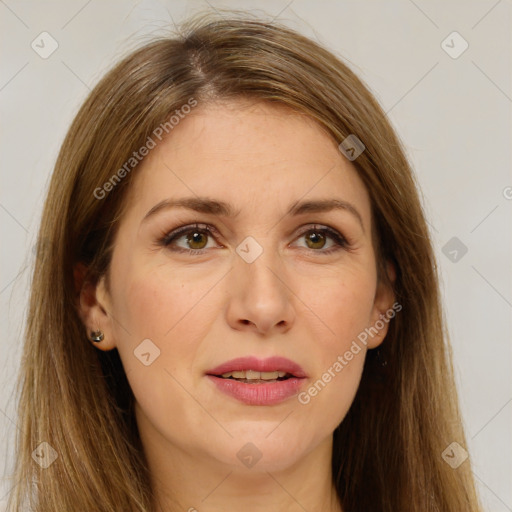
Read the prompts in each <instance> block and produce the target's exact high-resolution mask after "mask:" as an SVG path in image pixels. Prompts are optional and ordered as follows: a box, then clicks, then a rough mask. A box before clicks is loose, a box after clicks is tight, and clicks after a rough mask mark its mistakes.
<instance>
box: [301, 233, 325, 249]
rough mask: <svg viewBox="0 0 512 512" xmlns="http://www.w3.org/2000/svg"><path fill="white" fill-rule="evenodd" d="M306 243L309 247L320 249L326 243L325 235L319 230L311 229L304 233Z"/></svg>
mask: <svg viewBox="0 0 512 512" xmlns="http://www.w3.org/2000/svg"><path fill="white" fill-rule="evenodd" d="M305 237H306V244H307V246H308V247H309V248H310V249H322V248H323V247H324V246H325V243H326V237H325V235H324V234H323V233H320V232H319V231H311V232H309V233H308V234H306V235H305Z"/></svg>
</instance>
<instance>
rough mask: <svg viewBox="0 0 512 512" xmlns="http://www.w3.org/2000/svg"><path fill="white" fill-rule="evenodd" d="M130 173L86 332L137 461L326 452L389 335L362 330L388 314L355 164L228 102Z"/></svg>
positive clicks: (296, 119) (312, 127) (258, 109)
mask: <svg viewBox="0 0 512 512" xmlns="http://www.w3.org/2000/svg"><path fill="white" fill-rule="evenodd" d="M132 172H134V173H137V176H134V178H135V182H134V184H133V187H132V189H131V195H130V197H129V199H128V203H127V204H128V209H127V211H126V213H125V215H124V216H123V218H122V219H121V221H120V227H119V231H118V233H117V236H116V240H115V247H114V251H113V256H112V263H111V268H110V287H109V290H107V289H106V287H105V283H104V281H103V280H102V281H100V283H99V285H98V287H97V288H96V295H95V297H96V301H97V303H96V305H94V306H92V307H91V308H90V309H87V310H86V317H87V323H88V326H89V327H90V328H91V329H95V328H100V329H101V330H102V331H103V332H104V334H105V340H104V341H103V342H102V343H101V344H99V345H98V347H99V348H101V349H103V350H109V349H112V348H114V347H117V349H118V351H119V355H120V357H121V360H122V363H123V366H124V369H125V371H126V374H127V378H128V380H129V383H130V385H131V387H132V389H133V392H134V395H135V399H136V417H137V422H138V425H139V430H140V433H141V437H142V439H143V441H144V442H145V447H146V449H147V450H152V451H153V452H154V453H159V454H168V455H171V454H172V455H177V454H181V455H182V456H183V454H186V456H189V457H193V458H194V459H197V460H198V461H203V462H205V461H206V462H208V461H209V462H214V463H216V464H219V463H225V464H229V465H234V467H236V468H239V470H240V471H244V470H245V471H247V470H248V468H252V466H254V468H255V469H252V471H254V470H257V469H259V470H261V471H266V470H268V471H270V470H277V469H280V468H281V469H283V468H288V467H291V466H292V465H293V464H295V463H296V462H298V461H299V460H300V459H301V458H304V457H306V455H308V454H310V453H311V452H313V451H314V450H320V449H322V450H325V452H327V451H329V450H330V447H331V443H332V432H333V430H334V429H335V428H336V426H337V425H338V424H339V423H340V422H341V421H342V420H343V418H344V416H345V415H346V413H347V411H348V409H349V407H350V405H351V403H352V401H353V399H354V395H355V393H356V390H357V388H358V385H359V381H360V377H361V373H362V368H363V363H364V359H365V353H366V350H367V348H374V347H375V346H377V345H378V344H379V343H380V342H381V341H382V339H383V338H384V336H385V334H386V329H387V326H386V327H384V328H382V329H380V330H379V333H378V334H377V335H374V336H373V337H372V336H369V337H367V341H366V345H365V344H364V343H362V342H361V341H358V340H361V338H362V337H361V333H363V332H365V329H367V328H370V327H372V326H373V325H374V324H375V323H376V322H377V321H378V320H379V318H381V316H380V315H381V314H383V313H385V312H386V310H388V309H389V308H390V307H391V304H392V302H393V296H392V293H391V291H390V290H389V289H387V288H385V287H384V286H382V285H378V282H377V274H376V260H375V253H374V247H373V246H372V237H371V229H372V226H371V217H370V199H369V195H368V192H367V190H366V189H365V186H364V184H363V182H362V181H361V179H360V178H359V177H358V174H357V172H356V170H355V167H354V166H353V165H352V164H351V163H350V162H349V161H348V160H347V159H346V158H345V157H344V156H343V155H342V153H341V152H340V150H339V149H338V147H337V145H336V144H335V143H334V142H333V141H332V140H331V139H330V138H329V137H328V136H327V135H326V134H325V133H324V132H323V131H322V130H321V129H320V128H319V127H318V126H317V125H316V124H315V123H314V122H312V121H311V120H309V119H308V118H306V117H304V116H301V115H298V114H296V113H292V112H291V111H288V110H286V109H284V108H283V107H276V106H269V105H268V104H262V103H256V104H249V103H241V102H236V103H230V104H226V103H219V104H216V105H209V106H201V105H199V106H198V107H197V108H196V109H195V110H194V111H193V112H192V113H191V114H189V115H188V116H187V117H185V118H184V119H183V120H181V121H180V123H179V124H178V125H177V126H175V127H174V128H173V130H172V132H170V136H168V137H167V138H166V139H163V141H162V142H161V143H159V144H158V145H157V146H156V147H155V148H154V149H152V150H151V151H150V153H149V155H148V156H146V158H145V159H144V161H143V162H142V164H140V165H139V167H137V168H136V169H134V170H133V171H132ZM110 193H112V194H115V193H116V191H115V189H114V190H113V191H112V192H110ZM324 201H325V202H326V203H328V202H331V201H338V202H339V203H338V204H339V205H341V206H342V207H338V208H333V207H328V206H327V207H325V208H324V207H322V205H321V204H320V202H324ZM172 203H181V206H174V207H173V206H172ZM196 224H197V226H195V227H194V225H196ZM185 226H189V228H188V229H187V230H183V231H180V233H176V230H178V229H181V228H182V227H185ZM206 229H208V230H209V231H206ZM191 250H192V251H191ZM358 336H359V338H358ZM363 337H364V336H363ZM354 343H355V345H354ZM355 347H359V351H357V349H356V348H355ZM349 352H350V353H351V354H352V357H350V356H349V354H347V353H349ZM345 354H347V355H345ZM241 358H249V359H246V360H244V359H241ZM237 360H238V361H237ZM233 361H234V362H233ZM342 361H343V363H342ZM336 363H338V364H336ZM340 367H341V368H340ZM244 370H252V371H248V372H246V373H243V372H244ZM233 371H236V372H239V373H235V374H232V372H233ZM257 372H263V375H262V374H260V373H257ZM274 372H278V373H274ZM221 373H224V374H225V376H224V377H222V376H220V375H219V374H221ZM230 374H231V375H230ZM215 375H218V376H215ZM277 379H279V380H277ZM261 380H266V381H267V382H266V383H265V382H261ZM315 389H316V392H315ZM231 467H233V466H231Z"/></svg>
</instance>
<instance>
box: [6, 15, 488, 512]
mask: <svg viewBox="0 0 512 512" xmlns="http://www.w3.org/2000/svg"><path fill="white" fill-rule="evenodd" d="M240 97H248V98H254V99H257V100H260V101H266V102H272V103H274V104H280V105H286V106H288V107H290V108H292V109H294V110H295V111H299V112H301V113H304V114H306V115H308V116H309V117H310V118H312V119H314V120H316V121H317V122H318V123H319V125H320V126H321V127H322V128H323V129H325V130H326V131H327V132H328V133H329V134H330V135H331V136H332V138H333V140H334V141H336V143H337V144H339V143H340V142H342V141H343V140H344V139H345V138H346V137H347V136H349V135H355V136H357V137H358V138H359V139H360V140H361V141H363V143H364V146H365V148H366V149H365V151H364V152H363V153H362V154H361V155H360V156H359V157H358V158H357V159H356V160H354V161H353V164H354V165H355V167H356V169H357V172H358V173H359V175H360V176H361V178H362V179H363V180H364V183H365V185H366V187H367V189H368V192H369V194H370V198H371V204H372V219H373V224H374V226H375V233H376V237H377V241H376V243H377V254H378V264H379V278H380V279H385V278H386V277H385V272H383V268H384V262H385V261H392V262H393V263H394V265H395V267H396V272H397V275H396V280H395V282H394V284H393V286H394V292H395V296H396V300H397V301H398V302H399V303H400V304H401V305H402V308H403V309H402V311H401V312H400V313H399V314H398V315H397V316H396V318H395V319H394V320H393V321H392V322H391V323H390V326H389V331H388V334H387V337H386V339H385V340H384V342H383V344H382V345H381V348H380V357H379V358H377V357H375V353H376V351H374V350H372V351H369V352H368V354H367V358H366V361H365V367H364V370H363V376H362V379H361V384H360V387H359V390H358V392H357V395H356V397H355V400H354V402H353V404H352V406H351V408H350V410H349V412H348V414H347V415H346V417H345V419H344V420H343V422H342V423H341V424H340V425H339V426H338V428H337V429H336V430H335V432H334V447H333V457H332V473H333V480H334V483H335V486H336V489H337V492H338V495H339V499H340V503H341V504H342V507H343V509H344V511H346V512H349V511H351V512H356V511H364V512H367V511H369V510H372V511H377V510H378V511H382V512H396V511H403V510H407V511H408V512H434V511H436V512H461V511H464V512H477V511H480V510H481V508H480V505H479V504H478V499H477V496H476V492H475V485H474V481H473V479H472V475H471V470H470V462H469V460H466V461H465V462H464V463H463V464H462V465H460V466H459V467H457V468H456V469H453V468H452V467H451V466H450V465H448V464H447V463H446V462H445V460H443V457H442V452H443V450H445V448H446V447H447V446H448V445H449V444H450V443H452V442H454V441H455V442H458V443H459V444H460V445H462V446H465V444H466V443H465V437H464V432H463V427H462V420H461V416H460V413H459V408H458V402H457V395H456V389H455V385H454V378H453V371H452V364H451V354H450V351H449V341H448V337H447V333H446V330H445V327H444V325H445V320H444V318H443V312H442V308H441V303H440V294H439V288H438V276H437V272H436V264H435V257H434V252H433V248H432V244H431V241H430V237H429V232H428V229H427V225H426V221H425V216H424V213H423V210H422V207H421V203H420V200H419V195H418V186H417V184H416V183H415V180H414V177H413V174H412V171H411V168H410V166H409V163H408V161H407V159H406V156H405V154H404V150H403V147H402V144H401V142H400V141H399V139H398V137H397V135H396V134H395V133H394V131H393V129H392V127H391V125H390V123H389V121H388V119H387V117H386V115H385V113H384V112H383V110H382V109H381V107H380V106H379V105H378V103H377V101H376V100H375V99H374V97H373V96H372V94H371V93H370V92H369V90H368V88H367V87H366V86H365V85H364V84H363V82H362V81H361V80H360V79H359V78H358V77H357V76H356V75H355V74H354V73H353V72H352V71H351V70H350V69H349V67H348V66H347V65H346V64H344V63H343V62H341V61H340V60H339V59H338V58H336V57H335V56H334V55H333V54H332V53H330V52H329V51H327V50H326V49H324V48H323V47H321V46H320V45H318V44H317V43H315V42H313V41H311V40H309V39H307V38H306V37H303V36H301V35H299V34H297V33H296V32H294V31H292V30H290V29H288V28H286V27H284V26H281V25H279V24H277V23H274V22H265V21H263V20H261V19H254V18H251V17H249V16H247V15H245V16H243V15H240V14H234V15H232V16H231V17H230V18H229V19H226V18H222V17H218V16H212V15H209V14H208V15H200V16H196V17H195V18H193V19H192V20H191V21H189V22H188V23H186V24H184V25H182V30H181V33H180V34H179V35H176V36H173V37H164V38H161V39H158V40H156V41H152V42H150V43H148V44H145V45H144V46H143V47H141V48H140V49H138V50H136V51H135V52H132V53H131V54H130V55H128V56H127V57H125V58H124V59H123V60H122V61H121V62H119V63H118V64H117V65H116V66H115V67H114V68H113V69H112V70H111V71H110V72H108V74H106V76H105V77H104V78H103V79H102V80H101V81H100V82H99V83H98V85H97V86H96V87H95V88H94V89H93V91H92V92H91V93H90V95H89V96H88V98H87V99H86V101H85V103H84V105H83V106H82V108H81V109H80V111H79V112H78V114H77V116H76V118H75V119H74V121H73V123H72V125H71V127H70V129H69V132H68V134H67V136H66V139H65V141H64V143H63V145H62V148H61V151H60V154H59V157H58V160H57V162H56V166H55V170H54V172H53V175H52V179H51V183H50V187H49V191H48V196H47V199H46V203H45V207H44V212H43V216H42V221H41V226H40V232H39V242H38V250H37V259H36V264H35V268H34V273H33V278H32V284H31V297H30V305H29V313H28V320H27V324H26V332H25V345H24V353H23V359H22V367H21V372H20V381H19V393H20V400H19V425H20V432H21V433H19V435H18V439H17V461H16V468H15V469H16V470H15V473H14V477H13V478H14V479H13V482H15V483H17V486H16V487H15V490H14V491H13V493H12V495H11V501H10V505H9V506H10V508H9V510H12V511H21V510H26V509H25V508H24V505H26V504H30V506H31V509H33V510H36V511H37V512H55V511H63V510H80V511H89V510H90V511H92V510H94V511H99V510H101V511H109V512H114V511H116V512H117V511H119V510H123V511H125V512H128V511H150V510H153V496H152V489H151V485H150V478H149V471H148V467H147V463H146V460H145V458H144V455H143V450H142V446H141V443H140V439H139V436H138V432H137V427H136V424H135V421H134V415H133V402H134V398H133V394H132V392H131V390H130V387H129V385H128V382H127V379H126V376H125V374H124V371H123V368H122V365H121V362H120V359H119V355H118V353H117V350H115V349H114V350H112V351H110V352H102V351H99V350H96V349H95V348H94V347H93V346H92V344H91V343H90V341H89V340H88V338H87V333H86V331H85V328H84V325H83V323H82V321H81V319H80V316H79V313H78V308H77V301H78V298H77V296H78V291H79V290H77V289H76V287H75V283H76V281H75V275H74V270H75V268H76V265H77V263H79V262H82V263H83V264H84V265H85V266H86V267H87V279H88V280H90V281H92V282H95V281H96V280H97V279H98V278H99V277H100V276H102V275H103V274H105V273H107V275H108V269H109V263H110V258H111V254H112V245H113V240H114V236H115V234H116V229H117V226H118V224H119V223H118V221H119V219H120V217H121V216H122V213H123V207H124V206H125V205H126V197H127V191H129V190H130V184H131V182H132V178H133V176H134V174H135V173H136V172H137V168H136V166H135V167H134V169H133V170H131V171H130V172H126V173H125V176H123V179H122V180H118V181H116V183H115V186H113V187H108V188H109V189H112V190H110V191H109V192H108V193H107V194H105V196H104V197H102V198H100V199H98V198H97V196H98V193H97V192H96V194H95V191H97V190H98V188H101V187H103V185H104V184H105V183H106V182H108V181H109V180H111V179H112V176H113V175H115V174H116V173H117V172H118V170H119V169H120V168H122V167H123V165H125V164H126V162H127V161H128V160H129V158H130V157H131V155H132V153H133V152H134V151H136V150H137V149H138V148H140V147H142V146H143V145H145V144H146V142H147V140H148V137H149V136H151V134H152V133H153V132H154V130H155V128H156V127H158V126H159V125H161V123H165V122H166V121H167V120H168V119H169V116H170V115H171V114H172V113H173V112H175V111H176V110H178V109H180V107H181V106H182V105H185V104H187V102H189V101H190V99H191V98H195V100H196V101H197V102H199V104H204V103H206V102H209V101H213V100H216V99H223V100H229V99H231V98H240ZM383 360H384V361H386V362H387V364H386V365H385V366H383V365H382V361H383ZM42 442H45V443H48V445H49V446H51V447H52V449H54V450H55V453H56V454H57V455H58V457H57V459H56V460H55V462H54V463H53V464H51V465H50V466H49V467H47V468H46V469H44V468H42V467H40V465H38V464H36V463H35V462H34V460H33V457H32V452H33V451H34V449H35V448H36V447H38V446H40V444H41V443H42ZM44 449H48V447H46V448H44Z"/></svg>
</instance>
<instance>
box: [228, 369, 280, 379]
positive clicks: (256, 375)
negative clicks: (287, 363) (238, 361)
mask: <svg viewBox="0 0 512 512" xmlns="http://www.w3.org/2000/svg"><path fill="white" fill-rule="evenodd" d="M285 375H286V372H257V371H254V370H241V371H235V372H227V373H223V374H222V377H224V378H228V377H233V378H234V379H255V380H257V379H263V380H274V379H277V378H278V377H284V376H285Z"/></svg>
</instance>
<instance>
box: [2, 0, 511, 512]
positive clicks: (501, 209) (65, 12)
mask: <svg viewBox="0 0 512 512" xmlns="http://www.w3.org/2000/svg"><path fill="white" fill-rule="evenodd" d="M209 5H210V6H213V8H219V7H235V8H238V9H248V10H252V11H255V12H258V11H264V12H265V13H267V14H268V15H270V16H276V17H277V19H279V20H280V21H282V22H285V23H287V24H288V25H290V26H291V27H292V28H295V29H297V30H299V31H301V32H302V33H304V34H305V35H308V36H310V37H312V38H314V39H316V40H318V41H320V42H322V43H324V44H325V45H327V46H328V47H329V48H330V49H331V50H333V51H334V52H335V53H337V54H338V55H340V56H342V57H343V58H345V59H346V61H348V63H349V65H350V66H351V67H352V68H353V69H354V70H355V71H356V72H357V73H358V74H359V75H360V76H361V77H362V78H363V80H365V81H366V83H367V84H368V85H369V86H370V87H371V89H372V90H373V92H374V93H375V94H376V96H377V98H378V99H379V101H380V102H381V104H382V105H383V107H384V109H385V110H386V111H387V112H388V115H389V117H390V119H391V122H392V123H393V125H394V126H395V127H396V129H397V130H398V133H399V135H400V136H401V138H402V139H403V140H404V142H405V145H406V148H407V151H408V154H409V157H410V159H411V162H412V164H413V166H414V169H415V172H416V174H417V177H418V181H419V183H420V186H421V189H422V193H423V198H424V206H425V209H426V212H427V215H428V220H429V224H430V226H431V233H432V237H433V240H434V242H435V246H436V251H437V256H438V263H439V270H440V273H441V276H442V283H441V284H442V289H443V297H444V303H445V307H446V316H447V319H448V328H449V332H450V334H451V338H452V345H453V351H454V362H455V369H456V373H457V384H458V387H459V392H460V400H461V405H462V410H463V414H464V419H465V426H466V429H467V436H468V446H466V448H467V449H468V451H469V452H470V454H471V456H472V458H473V463H474V473H475V478H476V481H477V483H478V487H479V492H480V493H481V496H482V500H483V502H484V505H485V507H486V510H487V511H492V512H505V511H512V489H511V481H512V480H511V478H512V466H511V452H512V446H511V445H512V439H511V417H512V403H511V401H512V386H511V343H510V333H511V327H512V325H511V324H512V321H511V320H512V318H511V312H512V286H511V284H512V279H511V277H512V276H511V265H510V262H511V261H512V259H511V258H512V251H511V245H512V244H511V238H512V237H511V233H512V229H511V227H512V226H511V210H512V176H511V174H510V168H511V158H510V142H511V140H512V139H511V110H512V109H511V105H512V93H511V86H510V85H511V63H512V58H511V57H512V56H511V53H512V52H511V21H512V20H511V12H512V9H511V1H510V0H508V1H507V0H501V1H496V0H480V1H474V0H473V1H468V0H458V1H454V0H451V1H441V0H436V1H427V0H415V1H412V0H393V1H389V0H388V1H386V2H383V1H368V0H364V1H359V2H357V1H347V0H341V1H334V0H331V1H324V2H319V1H318V2H313V1H311V0H310V1H306V0H292V1H290V0H284V1H283V0H279V1H273V2H271V1H264V0H260V1H239V2H236V1H231V2H217V1H213V0H211V2H210V4H209ZM205 7H208V4H207V3H206V2H205V1H178V0H174V1H167V2H166V1H165V0H161V1H157V0H147V1H141V2H135V1H121V0H109V1H103V2H100V1H99V0H90V1H85V0H72V1H64V0H60V1H59V0H54V1H46V2H36V1H14V0H0V41H1V43H0V48H1V49H2V60H1V65H0V70H1V77H0V108H1V114H2V123H1V127H2V137H1V139H0V148H1V188H0V222H1V240H2V243H1V258H2V259H1V263H0V300H1V304H2V309H1V324H0V325H1V326H2V329H1V332H2V335H1V336H0V353H1V354H2V360H1V362H0V367H1V368H2V371H1V373H0V389H1V391H0V433H1V436H0V442H1V445H0V461H2V462H3V461H4V460H5V464H2V465H0V468H2V469H3V470H4V472H5V475H6V476H5V479H4V480H3V481H2V482H1V486H0V505H1V503H2V502H3V499H2V498H3V496H4V495H5V494H6V493H7V492H8V491H9V489H11V487H12V485H13V484H14V483H13V482H11V481H10V480H9V479H8V475H9V470H10V467H11V464H12V460H13V451H12V448H13V439H14V434H15V430H16V428H18V427H17V426H16V416H15V402H14V400H13V399H12V392H13V385H14V382H15V375H16V371H17V367H18V364H19V360H20V349H21V344H22V340H21V333H22V328H23V321H24V315H25V313H26V301H27V295H28V278H29V275H30V270H29V269H30V265H31V264H32V263H33V258H34V256H33V252H32V247H33V244H34V241H35V237H36V232H37V227H38V222H39V218H40V213H41V208H42V202H43V198H44V195H45V191H46V187H47V184H48V179H49V176H50V174H51V172H52V167H53V164H54V162H55V159H56V156H57V153H58V150H59V146H60V144H61V142H62V140H63V137H64V134H65V132H66V130H67V128H68V127H69V125H70V122H71V120H72V118H73V116H74V114H75V113H76V111H77V109H78V107H79V105H80V104H81V103H82V101H83V100H84V98H85V96H86V94H87V93H88V92H89V90H90V89H91V88H92V87H93V86H94V85H95V84H96V82H97V81H98V79H99V78H100V77H101V76H102V74H103V73H104V72H105V71H106V70H107V69H108V67H109V66H110V65H111V64H112V63H113V62H114V61H115V60H117V59H118V58H119V57H120V56H121V55H124V54H125V53H126V52H127V51H128V50H129V49H132V48H134V47H135V46H137V45H139V44H141V43H142V42H144V41H146V40H147V39H148V37H149V36H150V35H152V34H154V35H162V34H164V33H166V32H167V31H168V30H169V28H170V27H172V25H173V20H174V22H176V23H178V22H179V21H181V20H182V19H183V18H184V17H185V16H186V15H187V14H191V13H193V12H195V11H197V10H199V9H201V8H205ZM210 8H212V7H210ZM43 31H47V32H49V33H50V34H51V36H52V37H53V38H54V39H55V40H56V41H57V42H58V45H59V46H58V49H57V50H56V51H55V52H54V53H53V54H52V55H51V56H50V57H48V58H47V59H43V58H41V57H40V56H39V55H38V54H37V53H36V52H35V51H34V50H33V49H32V48H31V43H32V41H33V40H36V41H37V38H38V36H39V34H40V33H41V32H43ZM453 31H457V32H459V33H460V35H461V36H462V37H463V38H464V39H465V40H466V41H467V43H468V44H469V48H468V49H467V50H466V51H465V52H464V53H462V54H461V55H460V56H459V57H458V58H456V59H454V58H452V57H450V56H449V55H448V54H447V53H446V52H445V51H444V49H443V47H442V46H441V44H442V41H443V40H445V38H446V37H447V36H448V35H449V34H451V33H452V32H453ZM452 39H453V38H452ZM452 39H448V41H447V44H449V45H451V46H453V47H454V48H453V49H452V51H456V50H457V49H459V48H461V46H460V42H457V40H456V39H455V40H453V42H452ZM507 187H510V188H507ZM452 237H457V238H458V239H459V240H460V242H461V243H463V244H464V245H465V246H466V247H467V253H466V254H464V255H462V256H461V254H462V253H461V252H460V250H459V252H458V253H457V261H452V259H453V258H454V256H455V254H454V253H452V254H451V255H450V252H449V251H451V250H453V248H451V247H450V246H448V247H447V248H446V249H445V252H446V253H447V255H445V253H443V247H445V245H446V244H447V242H448V241H449V240H450V239H452ZM34 406H36V404H34ZM98 435H101V433H98ZM411 477H412V478H414V476H413V475H411Z"/></svg>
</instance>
